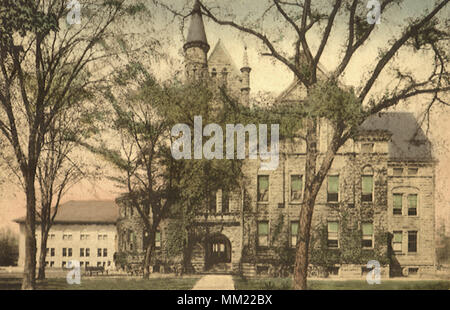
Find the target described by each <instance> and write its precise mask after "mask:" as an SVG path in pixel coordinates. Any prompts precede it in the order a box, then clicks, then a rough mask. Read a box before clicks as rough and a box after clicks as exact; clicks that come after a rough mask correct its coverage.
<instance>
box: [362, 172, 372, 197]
mask: <svg viewBox="0 0 450 310" xmlns="http://www.w3.org/2000/svg"><path fill="white" fill-rule="evenodd" d="M361 201H363V202H372V201H373V176H372V175H363V176H362V196H361Z"/></svg>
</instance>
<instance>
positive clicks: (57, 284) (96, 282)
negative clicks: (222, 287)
mask: <svg viewBox="0 0 450 310" xmlns="http://www.w3.org/2000/svg"><path fill="white" fill-rule="evenodd" d="M198 279H199V278H193V277H183V278H151V279H148V280H144V279H136V278H88V279H83V278H82V279H81V284H80V285H77V284H73V285H69V284H67V281H66V279H48V280H44V281H38V282H37V289H38V290H190V289H192V287H194V284H195V283H196V282H197V281H198ZM21 281H22V280H21V279H18V278H0V290H11V289H13V290H14V289H20V284H21Z"/></svg>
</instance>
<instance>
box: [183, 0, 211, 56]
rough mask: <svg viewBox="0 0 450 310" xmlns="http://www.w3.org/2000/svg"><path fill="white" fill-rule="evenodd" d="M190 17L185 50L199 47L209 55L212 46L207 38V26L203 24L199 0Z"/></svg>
mask: <svg viewBox="0 0 450 310" xmlns="http://www.w3.org/2000/svg"><path fill="white" fill-rule="evenodd" d="M190 15H191V24H190V25H189V31H188V35H187V40H186V44H185V45H184V49H185V50H186V49H187V48H189V47H192V46H199V47H200V48H202V49H203V50H204V51H205V52H206V53H207V52H208V51H209V48H210V46H209V44H208V40H207V38H206V32H205V25H204V24H203V17H202V10H201V6H200V1H199V0H195V4H194V8H193V9H192V12H191V14H190Z"/></svg>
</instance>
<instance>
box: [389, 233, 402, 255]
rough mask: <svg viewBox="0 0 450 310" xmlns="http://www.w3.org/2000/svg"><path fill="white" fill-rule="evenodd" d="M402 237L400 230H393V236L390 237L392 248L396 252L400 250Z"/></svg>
mask: <svg viewBox="0 0 450 310" xmlns="http://www.w3.org/2000/svg"><path fill="white" fill-rule="evenodd" d="M402 239H403V232H402V231H394V236H393V238H392V250H394V252H397V253H401V252H402Z"/></svg>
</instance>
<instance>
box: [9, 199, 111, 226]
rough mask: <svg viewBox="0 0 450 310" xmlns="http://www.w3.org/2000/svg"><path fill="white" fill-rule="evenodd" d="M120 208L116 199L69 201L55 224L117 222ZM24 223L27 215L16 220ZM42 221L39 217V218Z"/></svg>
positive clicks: (59, 213)
mask: <svg viewBox="0 0 450 310" xmlns="http://www.w3.org/2000/svg"><path fill="white" fill-rule="evenodd" d="M118 218H119V208H118V206H117V205H116V203H115V202H114V201H102V200H86V201H69V202H66V203H64V204H62V205H60V207H59V209H58V213H57V214H56V217H55V221H54V223H55V224H115V223H116V221H117V220H118ZM14 221H15V222H16V223H24V222H25V217H21V218H18V219H16V220H14ZM37 221H38V222H40V220H39V219H37Z"/></svg>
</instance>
